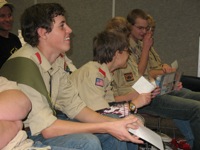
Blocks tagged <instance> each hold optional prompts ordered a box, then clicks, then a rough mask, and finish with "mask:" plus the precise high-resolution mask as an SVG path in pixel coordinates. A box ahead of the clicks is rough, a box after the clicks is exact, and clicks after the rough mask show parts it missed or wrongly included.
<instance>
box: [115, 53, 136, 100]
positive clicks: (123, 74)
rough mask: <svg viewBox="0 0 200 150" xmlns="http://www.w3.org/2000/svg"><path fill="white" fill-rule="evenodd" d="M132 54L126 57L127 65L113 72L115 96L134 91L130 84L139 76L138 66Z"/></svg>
mask: <svg viewBox="0 0 200 150" xmlns="http://www.w3.org/2000/svg"><path fill="white" fill-rule="evenodd" d="M132 55H133V54H131V55H130V56H129V58H128V62H127V67H126V68H121V69H117V70H115V71H114V74H113V79H114V81H113V91H114V95H115V96H120V95H124V94H128V93H130V92H132V91H135V90H134V89H133V88H132V85H133V84H134V83H135V82H136V81H137V79H138V78H139V74H138V66H137V64H136V63H135V61H134V59H133V56H132Z"/></svg>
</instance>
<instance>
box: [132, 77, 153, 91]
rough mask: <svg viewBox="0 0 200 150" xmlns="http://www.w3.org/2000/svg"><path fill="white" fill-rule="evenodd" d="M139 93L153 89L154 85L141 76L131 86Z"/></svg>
mask: <svg viewBox="0 0 200 150" xmlns="http://www.w3.org/2000/svg"><path fill="white" fill-rule="evenodd" d="M132 88H134V89H135V90H136V91H137V92H138V93H139V94H141V93H150V92H152V91H153V90H154V89H155V85H154V84H152V83H151V82H149V81H148V80H147V79H145V78H144V77H143V76H141V77H140V78H139V79H138V80H137V81H136V83H135V84H134V85H133V86H132Z"/></svg>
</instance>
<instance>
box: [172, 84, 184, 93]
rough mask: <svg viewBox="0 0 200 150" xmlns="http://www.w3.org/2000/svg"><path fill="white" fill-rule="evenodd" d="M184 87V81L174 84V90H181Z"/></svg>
mask: <svg viewBox="0 0 200 150" xmlns="http://www.w3.org/2000/svg"><path fill="white" fill-rule="evenodd" d="M182 88H183V85H182V82H178V83H176V84H175V86H174V90H176V91H180V90H181V89H182Z"/></svg>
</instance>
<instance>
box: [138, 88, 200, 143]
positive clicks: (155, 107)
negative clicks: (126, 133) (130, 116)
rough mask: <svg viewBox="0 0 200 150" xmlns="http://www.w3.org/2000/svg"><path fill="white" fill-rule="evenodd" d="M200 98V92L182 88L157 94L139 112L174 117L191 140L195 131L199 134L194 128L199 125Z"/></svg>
mask: <svg viewBox="0 0 200 150" xmlns="http://www.w3.org/2000/svg"><path fill="white" fill-rule="evenodd" d="M199 100H200V93H199V92H193V91H191V90H188V89H182V90H181V91H175V92H172V93H170V94H166V95H162V96H157V97H156V98H154V99H153V101H152V103H151V104H150V105H148V106H146V107H144V108H142V109H139V112H140V113H147V114H152V115H157V116H161V117H166V118H171V119H174V121H175V122H176V125H177V126H178V127H179V128H180V130H181V131H184V132H182V133H183V134H184V136H186V138H187V139H188V141H189V140H193V139H194V137H193V133H194V134H195V135H197V133H196V130H195V131H194V129H195V126H199V124H198V123H197V122H198V120H199V115H200V103H199ZM180 125H181V126H180ZM191 127H192V130H191ZM185 129H187V130H185ZM197 132H198V131H197Z"/></svg>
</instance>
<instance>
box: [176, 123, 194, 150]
mask: <svg viewBox="0 0 200 150" xmlns="http://www.w3.org/2000/svg"><path fill="white" fill-rule="evenodd" d="M173 121H174V123H175V124H176V126H177V127H178V128H179V130H180V131H181V133H182V134H183V135H184V137H185V139H186V141H187V143H188V144H190V146H191V147H193V142H194V135H193V133H192V129H191V126H190V122H189V121H185V120H178V119H173Z"/></svg>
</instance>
